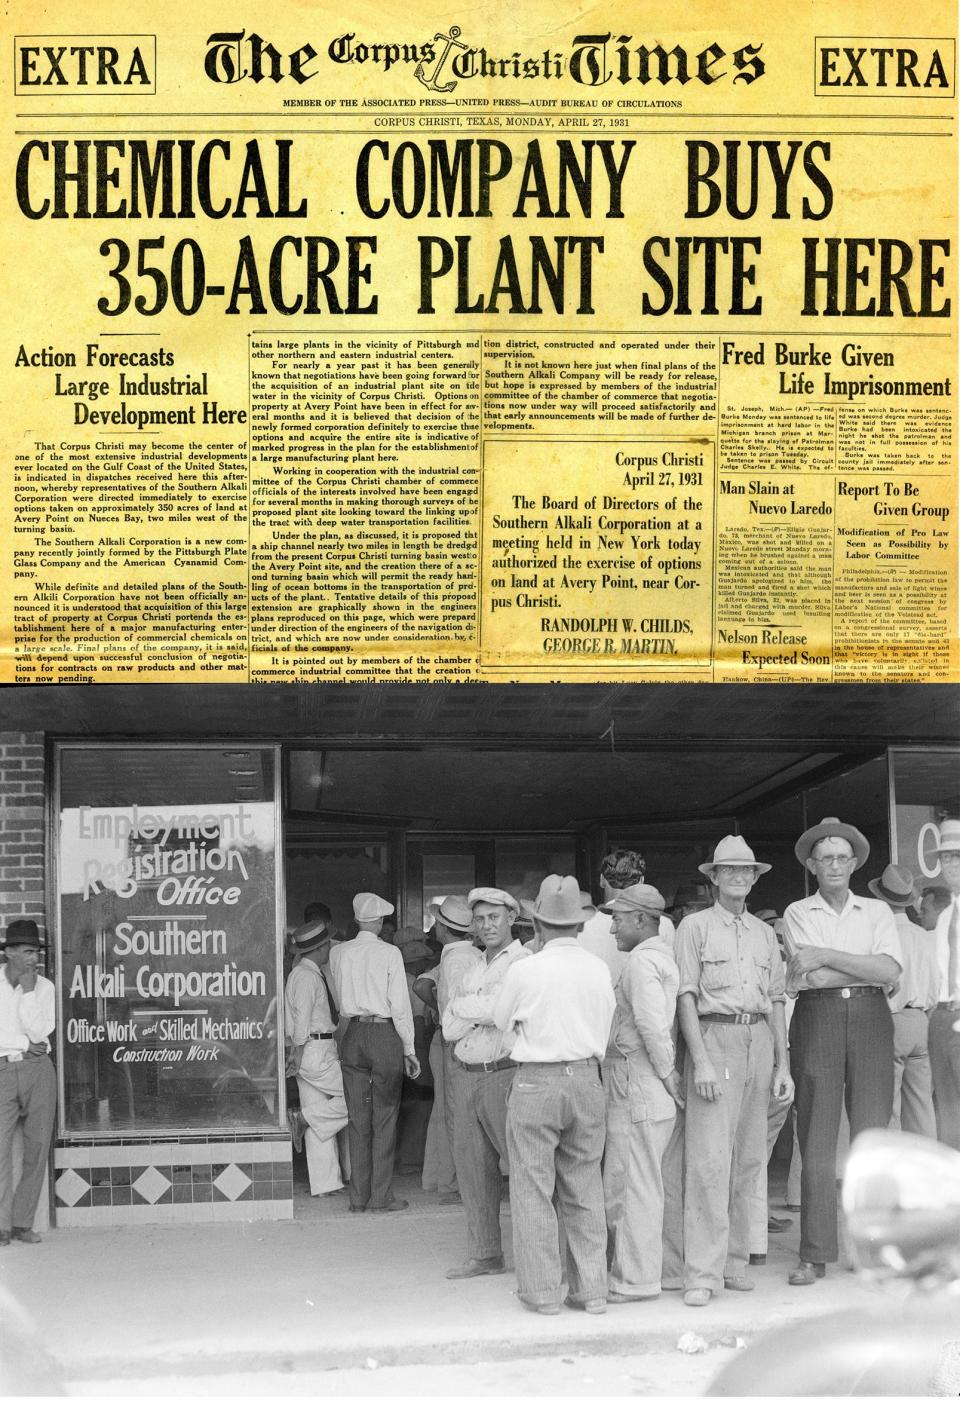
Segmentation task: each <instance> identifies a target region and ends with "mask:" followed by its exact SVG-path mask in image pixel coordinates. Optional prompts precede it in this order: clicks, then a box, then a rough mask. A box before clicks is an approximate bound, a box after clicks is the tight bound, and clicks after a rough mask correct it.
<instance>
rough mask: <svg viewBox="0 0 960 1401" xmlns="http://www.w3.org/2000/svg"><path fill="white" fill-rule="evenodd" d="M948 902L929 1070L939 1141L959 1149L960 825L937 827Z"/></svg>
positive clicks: (941, 927) (951, 821) (939, 937)
mask: <svg viewBox="0 0 960 1401" xmlns="http://www.w3.org/2000/svg"><path fill="white" fill-rule="evenodd" d="M937 855H938V856H939V857H940V869H941V871H942V872H943V881H944V884H945V885H946V887H947V889H948V890H949V891H950V903H949V905H948V906H947V907H946V909H945V910H944V911H943V912H942V913H941V915H940V918H939V919H938V920H937V927H936V931H935V938H936V941H937V966H938V969H939V980H938V982H939V986H938V988H937V1005H936V1007H934V1009H933V1011H932V1012H931V1013H930V1069H931V1071H932V1073H933V1098H934V1103H935V1106H936V1111H937V1137H938V1138H939V1140H940V1142H941V1143H946V1144H948V1145H949V1146H950V1147H951V1148H960V1031H958V1030H957V1025H958V1022H960V821H958V820H957V819H956V818H953V817H951V818H948V819H947V820H946V821H945V822H943V823H941V826H940V841H939V844H938V847H937Z"/></svg>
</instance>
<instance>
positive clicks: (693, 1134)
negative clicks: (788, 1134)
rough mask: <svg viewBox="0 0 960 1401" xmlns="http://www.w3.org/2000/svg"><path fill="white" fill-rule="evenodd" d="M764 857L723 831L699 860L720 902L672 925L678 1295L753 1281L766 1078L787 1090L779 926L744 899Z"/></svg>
mask: <svg viewBox="0 0 960 1401" xmlns="http://www.w3.org/2000/svg"><path fill="white" fill-rule="evenodd" d="M770 869H771V868H770V866H769V865H768V864H767V863H766V862H764V861H757V860H756V858H755V857H754V854H753V852H752V851H751V849H750V847H749V846H748V845H747V843H746V842H745V841H744V839H743V838H742V837H740V836H730V837H724V838H723V840H722V841H721V842H719V844H718V845H717V848H716V850H715V852H714V855H713V860H712V861H709V862H706V863H704V864H703V865H702V866H701V867H700V870H701V872H702V873H703V874H704V875H705V876H707V877H708V879H709V880H710V881H711V882H712V883H713V885H714V886H715V888H716V903H715V904H714V905H713V906H712V907H711V908H710V909H709V910H704V911H702V912H701V913H699V914H693V915H688V916H687V917H686V919H684V920H682V921H681V924H680V928H679V929H678V930H677V962H678V963H679V965H680V1029H681V1031H682V1032H683V1038H684V1040H685V1042H686V1044H687V1054H686V1092H685V1095H684V1098H685V1100H686V1125H685V1143H684V1160H685V1169H684V1218H683V1220H684V1251H685V1257H686V1258H685V1263H684V1279H683V1285H684V1295H683V1302H684V1303H685V1304H689V1305H691V1306H692V1307H700V1306H702V1305H704V1304H708V1303H709V1302H710V1299H711V1297H712V1296H713V1295H715V1294H719V1293H720V1292H721V1290H723V1289H737V1290H750V1289H752V1288H753V1287H754V1286H753V1282H752V1281H751V1280H749V1279H748V1278H747V1276H746V1273H745V1268H746V1265H747V1261H748V1259H749V1256H750V1220H751V1208H752V1205H753V1203H754V1202H755V1201H756V1200H757V1198H758V1195H759V1193H761V1192H762V1193H763V1202H764V1208H765V1206H766V1171H767V1152H766V1146H767V1108H768V1104H769V1100H770V1092H771V1086H772V1087H773V1092H774V1093H775V1094H776V1095H777V1097H778V1098H785V1097H786V1096H788V1095H790V1094H791V1093H792V1091H793V1085H792V1082H791V1079H790V1073H789V1071H788V1070H787V1033H786V1026H785V1023H784V1014H783V1003H784V975H783V966H782V964H781V961H780V953H779V950H778V948H777V939H776V935H775V934H774V932H773V930H772V929H771V928H770V926H769V925H767V924H764V923H763V922H762V921H761V920H759V919H757V918H756V917H755V916H754V915H752V914H750V913H749V911H748V910H747V908H746V901H747V896H748V895H749V894H750V891H751V890H752V889H753V886H754V885H755V884H756V882H757V879H758V877H759V876H761V875H764V874H765V873H766V872H767V871H769V870H770Z"/></svg>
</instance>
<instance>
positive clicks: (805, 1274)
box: [787, 1260, 827, 1284]
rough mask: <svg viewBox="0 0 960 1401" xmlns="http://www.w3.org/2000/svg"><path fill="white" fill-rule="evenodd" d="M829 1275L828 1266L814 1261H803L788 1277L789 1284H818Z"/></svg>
mask: <svg viewBox="0 0 960 1401" xmlns="http://www.w3.org/2000/svg"><path fill="white" fill-rule="evenodd" d="M826 1273H827V1267H826V1265H823V1264H821V1263H820V1262H819V1261H814V1260H801V1261H800V1263H799V1265H797V1266H796V1267H795V1268H794V1269H792V1270H791V1271H790V1273H789V1274H788V1275H787V1283H788V1284H816V1282H817V1280H818V1279H823V1277H824V1275H825V1274H826Z"/></svg>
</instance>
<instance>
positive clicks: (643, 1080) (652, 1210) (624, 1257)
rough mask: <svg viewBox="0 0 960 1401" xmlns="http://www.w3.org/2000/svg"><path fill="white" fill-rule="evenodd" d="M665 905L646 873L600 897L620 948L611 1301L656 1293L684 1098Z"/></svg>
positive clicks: (609, 1190) (607, 1169) (612, 1099)
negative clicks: (670, 1154)
mask: <svg viewBox="0 0 960 1401" xmlns="http://www.w3.org/2000/svg"><path fill="white" fill-rule="evenodd" d="M663 908H664V899H663V896H662V895H661V894H660V892H659V890H657V889H656V888H655V887H654V886H652V885H646V884H643V883H641V884H638V885H631V886H629V887H628V888H627V889H626V890H619V891H617V893H616V895H615V896H614V898H613V899H612V900H610V901H608V902H607V904H606V905H604V906H603V909H604V910H605V911H606V912H607V913H608V914H611V915H612V916H613V933H614V937H615V938H616V941H617V947H618V948H619V949H620V951H621V953H623V954H625V955H626V958H625V961H624V964H623V967H622V968H621V971H620V974H619V976H618V978H617V981H616V983H615V985H614V996H615V997H616V1011H615V1012H614V1017H613V1026H612V1028H611V1032H610V1043H609V1045H608V1047H607V1055H606V1059H605V1061H604V1065H603V1085H604V1090H605V1092H606V1097H607V1141H606V1148H605V1150H604V1157H603V1195H604V1201H605V1205H606V1212H607V1255H608V1259H609V1267H610V1275H609V1291H608V1294H607V1301H608V1302H609V1303H617V1304H621V1303H623V1304H626V1303H630V1302H631V1301H639V1300H643V1299H655V1298H657V1296H658V1295H659V1293H660V1275H661V1268H662V1263H663V1243H662V1232H663V1201H664V1194H663V1173H662V1164H663V1157H664V1153H665V1152H666V1149H667V1145H668V1143H669V1142H670V1136H671V1133H672V1131H673V1123H674V1119H675V1117H676V1112H677V1106H678V1105H679V1107H680V1108H682V1107H683V1092H682V1089H681V1083H680V1076H679V1074H678V1072H677V1069H676V1064H675V1052H674V1043H673V1020H674V1016H675V1014H676V1010H677V988H678V986H679V983H680V974H679V970H678V968H677V962H676V959H675V958H674V954H673V947H672V944H671V943H668V942H667V941H666V940H664V939H663V938H662V937H661V936H660V916H661V915H662V914H663Z"/></svg>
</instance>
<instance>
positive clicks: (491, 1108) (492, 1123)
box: [443, 886, 530, 1279]
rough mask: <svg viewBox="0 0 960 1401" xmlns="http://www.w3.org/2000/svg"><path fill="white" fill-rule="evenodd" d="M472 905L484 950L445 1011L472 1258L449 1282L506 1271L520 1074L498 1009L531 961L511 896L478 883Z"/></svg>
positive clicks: (510, 1033) (458, 1158) (455, 1130)
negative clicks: (505, 1195) (511, 1097)
mask: <svg viewBox="0 0 960 1401" xmlns="http://www.w3.org/2000/svg"><path fill="white" fill-rule="evenodd" d="M467 904H468V905H469V906H470V909H471V911H472V914H473V928H474V932H475V935H476V937H477V938H478V939H479V940H480V943H481V945H482V946H483V952H482V955H481V957H480V959H479V960H478V961H477V962H476V963H472V964H469V965H468V966H467V967H466V969H465V971H464V972H463V973H462V974H461V977H460V981H459V983H458V985H457V987H456V988H455V989H454V991H453V995H452V996H451V998H450V1000H449V1001H448V1003H447V1005H446V1007H445V1009H444V1012H443V1035H444V1040H445V1041H447V1042H450V1043H452V1045H453V1056H452V1058H451V1073H450V1084H451V1090H452V1097H453V1159H454V1162H455V1163H456V1166H457V1181H458V1182H459V1184H460V1195H461V1197H462V1198H463V1205H464V1209H465V1211H466V1214H467V1241H468V1254H467V1259H466V1260H465V1261H464V1262H463V1264H461V1265H456V1266H454V1267H453V1269H450V1270H448V1271H447V1278H448V1279H472V1278H473V1277H474V1276H475V1275H485V1274H502V1273H503V1271H504V1268H505V1266H504V1262H503V1245H502V1242H501V1238H500V1196H501V1190H500V1184H501V1173H500V1164H501V1162H504V1163H505V1162H507V1094H508V1092H509V1090H510V1086H511V1084H512V1083H513V1075H514V1071H515V1070H516V1065H515V1064H514V1062H513V1061H512V1060H511V1059H510V1052H511V1051H512V1049H513V1044H514V1041H515V1040H516V1035H515V1033H514V1032H513V1031H512V1029H509V1028H507V1029H506V1030H501V1029H500V1028H499V1027H498V1026H497V1025H496V1023H495V1022H494V1019H493V1009H494V1006H495V1005H496V1001H497V997H498V996H499V993H500V989H501V987H502V986H503V982H504V979H505V978H506V976H507V973H508V971H509V970H510V968H512V967H513V965H514V964H515V963H516V962H517V961H518V960H520V959H527V958H529V957H530V951H529V949H526V948H524V946H523V944H521V943H520V942H519V940H517V939H515V938H514V937H513V922H514V920H515V919H516V917H517V915H518V914H519V913H520V909H519V906H518V905H517V902H516V900H515V899H514V898H513V896H512V895H510V894H509V893H508V892H507V891H506V890H497V889H496V888H494V887H493V886H478V887H477V889H475V890H471V891H470V894H469V895H468V896H467Z"/></svg>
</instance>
